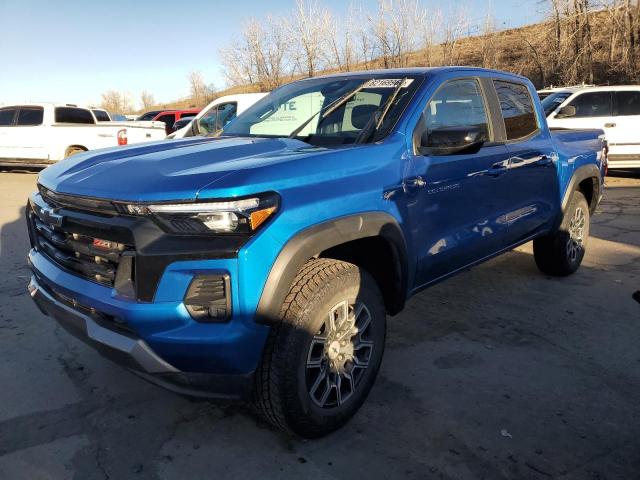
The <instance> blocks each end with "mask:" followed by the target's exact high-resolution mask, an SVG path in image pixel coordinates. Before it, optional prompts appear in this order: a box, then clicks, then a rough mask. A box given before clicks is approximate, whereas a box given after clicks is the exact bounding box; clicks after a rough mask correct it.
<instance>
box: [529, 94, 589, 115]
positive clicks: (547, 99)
mask: <svg viewBox="0 0 640 480" xmlns="http://www.w3.org/2000/svg"><path fill="white" fill-rule="evenodd" d="M580 88H581V87H558V88H550V89H546V90H541V91H539V92H538V96H539V97H540V100H541V103H542V109H543V110H544V114H545V115H546V116H549V114H550V113H551V112H553V111H554V110H555V109H556V108H558V106H559V105H560V104H562V103H563V102H564V101H565V100H566V99H567V98H569V97H570V96H571V95H572V94H574V93H575V92H577V91H578V90H579V89H580Z"/></svg>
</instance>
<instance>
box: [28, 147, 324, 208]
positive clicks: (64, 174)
mask: <svg viewBox="0 0 640 480" xmlns="http://www.w3.org/2000/svg"><path fill="white" fill-rule="evenodd" d="M322 152H327V150H326V149H321V148H317V147H312V146H310V145H308V144H306V143H304V142H301V141H299V140H293V139H286V138H285V139H281V138H277V139H273V138H270V139H269V138H188V139H181V140H174V141H163V142H156V143H148V144H142V145H133V146H131V147H119V148H110V149H105V150H95V151H92V152H87V153H83V154H78V155H75V156H73V157H71V158H69V159H66V160H63V161H61V162H59V163H57V164H55V165H52V166H51V167H49V168H47V169H45V170H43V171H42V172H41V173H40V177H39V182H40V183H41V184H42V185H43V186H45V187H47V188H49V189H51V190H53V191H55V192H60V193H67V194H72V195H80V196H87V197H95V198H107V199H111V200H124V201H132V202H136V201H158V200H189V199H195V198H197V197H198V194H199V192H200V191H201V190H202V189H204V188H205V187H207V189H208V193H209V194H211V189H212V188H214V187H215V186H216V185H217V184H218V183H219V182H220V181H221V180H222V179H226V180H227V181H226V182H224V190H225V193H226V194H228V195H230V196H235V195H239V194H242V193H243V191H242V190H243V188H244V187H245V186H246V182H243V181H242V178H235V179H234V181H233V182H229V181H230V179H229V178H227V177H230V176H232V175H234V174H236V175H238V174H242V173H244V174H245V175H244V176H242V175H241V177H244V179H245V180H248V179H252V180H255V173H256V172H257V171H264V169H265V168H268V167H270V166H273V165H274V164H278V163H283V162H291V161H293V160H295V159H299V158H301V157H309V156H315V154H322ZM270 170H273V169H270ZM285 170H290V169H285ZM295 170H297V169H295ZM251 173H253V175H252V174H251ZM258 183H261V182H258ZM230 186H234V187H236V188H235V189H233V188H232V189H231V190H229V187H230ZM214 189H215V188H214ZM251 193H253V192H251Z"/></svg>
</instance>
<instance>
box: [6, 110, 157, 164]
mask: <svg viewBox="0 0 640 480" xmlns="http://www.w3.org/2000/svg"><path fill="white" fill-rule="evenodd" d="M165 135H166V134H165V131H164V124H163V123H161V122H121V123H120V122H98V121H97V120H96V117H95V115H94V113H93V112H92V111H91V110H90V109H89V108H84V107H81V106H78V105H75V104H54V103H32V104H24V105H14V106H7V107H2V108H0V165H5V166H6V165H10V166H15V165H22V166H29V167H44V166H46V165H49V164H51V163H55V162H57V161H58V160H61V159H63V158H67V157H70V156H71V155H74V154H76V153H80V152H84V151H87V150H94V149H96V148H104V147H112V146H118V145H127V144H133V143H140V142H149V141H153V140H162V139H163V138H164V137H165Z"/></svg>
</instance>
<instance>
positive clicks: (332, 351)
mask: <svg viewBox="0 0 640 480" xmlns="http://www.w3.org/2000/svg"><path fill="white" fill-rule="evenodd" d="M327 355H328V357H329V358H330V359H331V360H335V359H336V358H338V355H340V342H339V341H338V340H334V341H333V342H331V343H330V344H329V348H328V349H327Z"/></svg>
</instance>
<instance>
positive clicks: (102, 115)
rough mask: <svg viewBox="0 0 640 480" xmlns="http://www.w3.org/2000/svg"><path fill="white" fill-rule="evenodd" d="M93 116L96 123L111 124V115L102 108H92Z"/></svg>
mask: <svg viewBox="0 0 640 480" xmlns="http://www.w3.org/2000/svg"><path fill="white" fill-rule="evenodd" d="M91 111H92V112H93V116H94V117H96V121H98V122H111V121H112V118H111V114H110V113H109V112H107V111H106V110H104V109H102V108H92V109H91Z"/></svg>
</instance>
